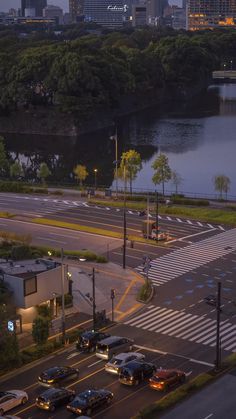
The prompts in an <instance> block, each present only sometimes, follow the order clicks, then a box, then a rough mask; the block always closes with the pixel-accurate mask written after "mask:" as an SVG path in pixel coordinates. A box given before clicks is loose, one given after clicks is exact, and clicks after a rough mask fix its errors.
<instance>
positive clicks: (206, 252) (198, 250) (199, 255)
mask: <svg viewBox="0 0 236 419" xmlns="http://www.w3.org/2000/svg"><path fill="white" fill-rule="evenodd" d="M235 249H236V229H235V228H234V229H231V230H228V231H225V232H222V233H220V234H216V235H214V236H213V237H209V238H207V239H205V240H202V241H200V242H197V243H193V244H191V245H189V246H186V247H184V248H181V249H178V250H175V251H173V252H171V253H168V254H166V255H164V256H161V257H159V258H156V259H153V260H152V261H151V267H150V269H149V271H148V277H149V279H150V280H151V281H152V283H153V285H155V286H157V287H159V286H160V285H164V284H165V283H166V282H168V281H171V280H172V279H175V278H177V277H179V276H181V275H183V274H185V273H187V272H189V271H191V270H194V269H196V268H199V267H200V266H202V265H204V264H206V263H209V262H212V261H214V260H215V259H218V258H220V257H222V256H224V255H227V254H228V253H232V252H233V251H234V250H235ZM136 270H137V271H138V272H142V271H143V265H141V266H138V267H137V268H136Z"/></svg>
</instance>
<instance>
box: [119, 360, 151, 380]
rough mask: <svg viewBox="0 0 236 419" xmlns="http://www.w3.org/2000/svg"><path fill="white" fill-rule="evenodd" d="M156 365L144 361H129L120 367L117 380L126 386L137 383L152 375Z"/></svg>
mask: <svg viewBox="0 0 236 419" xmlns="http://www.w3.org/2000/svg"><path fill="white" fill-rule="evenodd" d="M155 371H156V366H155V365H154V364H151V363H149V362H144V361H130V362H128V364H126V366H125V367H123V368H122V369H121V372H120V375H119V382H120V383H122V384H126V385H128V386H134V385H138V384H139V383H140V382H141V381H143V380H145V378H150V377H152V375H153V373H154V372H155Z"/></svg>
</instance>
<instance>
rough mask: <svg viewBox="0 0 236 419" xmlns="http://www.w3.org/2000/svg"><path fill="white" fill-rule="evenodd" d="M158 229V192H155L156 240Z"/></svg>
mask: <svg viewBox="0 0 236 419" xmlns="http://www.w3.org/2000/svg"><path fill="white" fill-rule="evenodd" d="M158 229H159V225H158V192H157V191H156V237H157V240H158Z"/></svg>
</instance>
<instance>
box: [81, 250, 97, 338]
mask: <svg viewBox="0 0 236 419" xmlns="http://www.w3.org/2000/svg"><path fill="white" fill-rule="evenodd" d="M79 260H80V262H86V259H85V258H83V257H80V258H79ZM88 275H89V276H91V277H92V298H91V300H92V303H93V330H95V329H96V295H95V268H93V269H92V273H91V274H88Z"/></svg>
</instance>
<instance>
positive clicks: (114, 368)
mask: <svg viewBox="0 0 236 419" xmlns="http://www.w3.org/2000/svg"><path fill="white" fill-rule="evenodd" d="M144 358H145V355H143V354H140V353H139V352H125V353H121V354H118V355H115V356H113V358H112V359H111V360H110V361H109V362H107V363H106V365H105V371H107V372H110V373H111V374H119V373H120V370H121V368H122V367H124V366H125V365H126V364H127V363H128V362H130V361H134V360H138V361H141V360H142V359H144Z"/></svg>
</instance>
